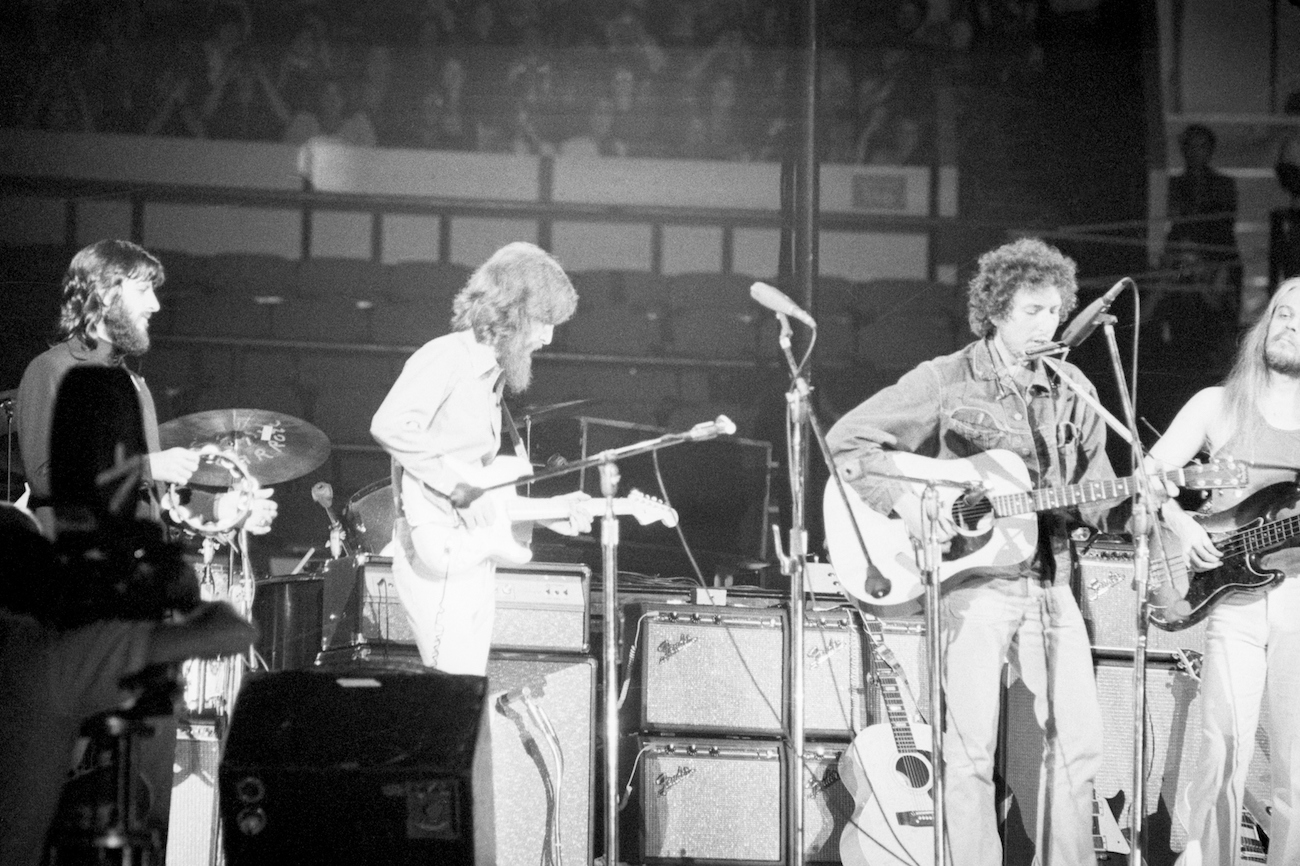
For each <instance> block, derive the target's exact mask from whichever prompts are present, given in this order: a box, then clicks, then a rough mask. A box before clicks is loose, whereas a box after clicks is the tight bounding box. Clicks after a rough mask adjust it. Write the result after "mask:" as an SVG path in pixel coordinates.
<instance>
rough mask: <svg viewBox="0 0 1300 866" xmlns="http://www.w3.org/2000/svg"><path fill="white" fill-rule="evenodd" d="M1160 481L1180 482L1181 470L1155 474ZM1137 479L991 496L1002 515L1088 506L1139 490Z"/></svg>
mask: <svg viewBox="0 0 1300 866" xmlns="http://www.w3.org/2000/svg"><path fill="white" fill-rule="evenodd" d="M1156 477H1157V478H1158V479H1160V480H1162V481H1163V480H1166V479H1167V480H1170V481H1174V482H1177V481H1178V480H1179V479H1180V478H1181V477H1182V473H1181V472H1166V473H1164V474H1162V475H1159V476H1156ZM1137 489H1138V485H1137V478H1135V477H1134V476H1131V475H1130V476H1128V477H1127V478H1113V479H1109V480H1105V481H1085V482H1083V483H1082V484H1070V485H1067V486H1065V487H1044V488H1042V489H1040V490H1029V491H1026V492H1024V493H1001V494H997V495H995V496H990V497H989V503H990V504H991V505H992V506H993V511H994V512H995V513H996V514H998V515H1000V516H1003V517H1007V516H1010V515H1013V514H1031V513H1033V512H1036V511H1051V510H1052V509H1054V508H1069V507H1071V506H1077V505H1088V504H1090V503H1093V502H1105V501H1107V500H1110V499H1127V498H1128V497H1130V496H1132V495H1133V494H1134V493H1136V492H1137Z"/></svg>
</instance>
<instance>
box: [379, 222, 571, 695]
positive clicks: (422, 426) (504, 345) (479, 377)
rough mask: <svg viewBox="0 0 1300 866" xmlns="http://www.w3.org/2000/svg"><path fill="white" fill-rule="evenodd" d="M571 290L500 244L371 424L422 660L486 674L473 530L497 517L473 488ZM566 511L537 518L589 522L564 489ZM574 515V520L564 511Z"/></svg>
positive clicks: (486, 577) (488, 575)
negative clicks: (506, 399)
mask: <svg viewBox="0 0 1300 866" xmlns="http://www.w3.org/2000/svg"><path fill="white" fill-rule="evenodd" d="M577 300H578V296H577V293H576V292H575V291H574V289H573V284H572V283H571V282H570V280H569V277H568V276H567V275H566V274H565V273H564V270H563V269H562V268H561V267H560V265H559V263H558V262H557V261H556V260H555V259H554V258H552V257H551V256H550V255H549V254H548V253H546V252H545V251H543V250H542V249H541V248H539V247H536V246H534V245H533V244H528V243H512V244H508V245H506V246H504V247H502V248H501V249H499V250H497V251H496V252H495V253H494V254H493V255H492V256H491V258H489V259H488V260H487V261H486V262H485V263H484V264H483V265H482V266H480V267H479V268H478V270H476V271H475V272H474V273H473V275H471V276H470V279H469V282H468V283H467V284H466V285H465V287H464V288H463V289H461V291H460V293H459V294H457V296H456V299H455V302H454V305H453V310H454V318H453V320H452V327H453V329H454V330H453V331H452V333H450V334H447V335H445V336H442V337H438V338H437V339H435V340H431V341H430V342H428V343H426V344H425V345H424V346H423V347H421V348H420V349H419V351H417V352H416V353H415V354H414V355H412V356H411V357H410V358H409V359H408V360H407V362H406V364H405V366H404V367H403V368H402V373H401V375H400V376H399V377H398V379H397V382H396V383H394V385H393V387H392V389H391V390H390V391H389V392H388V396H387V397H385V398H384V402H383V404H382V405H380V407H379V411H378V412H376V413H375V416H374V419H373V420H372V421H371V425H370V432H371V435H372V436H374V437H375V440H376V441H377V442H379V444H380V445H382V446H383V448H384V450H385V451H387V452H388V453H389V454H390V455H391V456H392V458H393V475H394V484H393V491H394V494H395V495H396V497H397V498H398V500H399V506H400V510H399V511H398V512H397V519H396V520H395V521H394V527H393V540H394V542H395V544H394V545H393V546H394V548H395V550H394V553H393V582H394V584H395V586H396V588H397V595H398V598H400V599H401V602H402V606H403V608H404V609H405V610H406V614H407V617H408V618H409V619H410V621H411V626H412V630H413V632H414V634H415V639H416V644H417V645H418V647H419V649H420V657H421V659H422V660H423V661H424V663H425V664H426V665H428V666H429V667H434V668H437V669H439V670H442V671H446V672H447V673H456V674H474V675H477V676H483V675H485V674H486V673H487V659H488V649H489V646H490V643H491V638H492V622H493V618H494V616H495V586H494V580H493V577H494V574H495V563H494V561H493V559H492V558H491V557H487V558H485V557H484V556H483V555H480V553H479V549H480V547H481V545H479V544H478V543H477V540H476V539H477V538H478V536H479V535H480V534H481V532H480V530H483V529H485V528H489V527H493V526H498V525H500V524H501V523H502V522H503V521H504V520H505V519H506V517H507V515H504V514H502V513H501V510H502V509H501V507H500V505H499V501H500V500H499V498H498V497H495V496H490V495H484V496H471V495H467V491H469V490H471V489H472V488H479V489H481V488H483V487H487V486H490V483H485V481H487V482H492V481H496V480H500V479H499V478H488V477H487V476H488V475H490V474H491V464H492V463H493V461H494V458H495V456H496V454H497V451H498V450H500V444H501V427H502V408H501V404H502V391H503V389H504V388H509V389H510V390H511V391H513V392H522V391H523V390H525V389H526V388H527V387H528V384H529V380H530V378H531V374H532V355H533V353H534V352H535V351H537V350H538V349H540V348H541V347H542V346H545V345H546V344H548V343H549V342H550V341H551V336H552V332H553V330H554V327H555V326H556V325H558V324H560V323H562V322H564V321H566V320H567V319H568V318H569V317H570V316H572V315H573V311H574V310H575V309H576V306H577ZM570 497H571V500H572V502H573V504H574V506H575V507H574V508H573V509H572V513H571V514H569V515H567V516H565V515H564V514H563V513H562V514H561V515H560V516H559V517H558V518H552V519H550V520H549V521H543V525H545V526H549V527H550V528H552V529H555V530H557V531H560V532H565V533H570V534H576V533H578V532H585V531H588V530H590V528H591V518H590V515H589V514H587V513H586V512H585V511H582V510H580V509H578V508H577V507H576V506H577V504H578V503H580V502H581V501H582V500H583V499H585V498H587V497H586V495H585V494H581V493H577V494H570ZM569 517H571V518H572V519H569Z"/></svg>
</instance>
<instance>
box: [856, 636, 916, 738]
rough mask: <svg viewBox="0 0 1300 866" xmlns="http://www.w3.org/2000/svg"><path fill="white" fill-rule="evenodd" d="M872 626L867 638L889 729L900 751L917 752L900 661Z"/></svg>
mask: <svg viewBox="0 0 1300 866" xmlns="http://www.w3.org/2000/svg"><path fill="white" fill-rule="evenodd" d="M874 629H875V627H874V626H873V625H871V624H868V626H867V635H868V637H869V638H870V640H871V648H872V649H873V650H874V651H875V656H876V661H877V664H876V665H875V666H874V667H875V675H876V685H877V687H878V688H879V689H880V699H881V701H882V702H883V703H884V705H885V715H886V716H887V717H888V719H889V729H890V730H891V731H892V732H893V735H894V745H895V746H896V747H897V748H898V751H900V752H915V751H916V750H917V748H916V738H915V737H913V736H912V721H911V719H909V718H908V715H907V705H906V704H905V703H904V701H903V683H902V677H901V676H900V675H899V673H898V659H897V658H896V657H895V656H894V653H893V651H892V650H890V649H889V647H887V646H886V645H885V643H884V639H883V635H882V634H879V633H877V632H876V631H875V630H874Z"/></svg>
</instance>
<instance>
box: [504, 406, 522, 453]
mask: <svg viewBox="0 0 1300 866" xmlns="http://www.w3.org/2000/svg"><path fill="white" fill-rule="evenodd" d="M501 417H502V419H503V426H504V427H505V428H506V430H507V431H509V433H510V441H511V442H512V443H513V444H514V447H515V456H516V457H519V458H520V459H521V460H524V461H525V462H526V461H528V447H527V446H526V445H524V440H523V437H521V436H520V435H519V427H518V426H517V425H516V424H515V419H514V416H513V415H511V414H510V407H509V406H507V405H506V401H505V400H502V401H501Z"/></svg>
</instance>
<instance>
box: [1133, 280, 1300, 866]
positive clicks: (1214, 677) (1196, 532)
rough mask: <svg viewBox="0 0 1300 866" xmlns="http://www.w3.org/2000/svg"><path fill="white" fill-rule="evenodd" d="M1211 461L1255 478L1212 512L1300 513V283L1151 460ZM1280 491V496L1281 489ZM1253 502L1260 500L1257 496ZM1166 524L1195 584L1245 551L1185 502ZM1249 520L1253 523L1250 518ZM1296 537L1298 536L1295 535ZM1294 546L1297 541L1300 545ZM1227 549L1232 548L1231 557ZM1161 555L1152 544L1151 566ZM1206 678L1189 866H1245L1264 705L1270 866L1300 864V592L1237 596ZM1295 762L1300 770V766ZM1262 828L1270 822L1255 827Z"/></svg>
mask: <svg viewBox="0 0 1300 866" xmlns="http://www.w3.org/2000/svg"><path fill="white" fill-rule="evenodd" d="M1202 449H1206V450H1208V451H1209V452H1210V453H1211V454H1212V455H1214V456H1220V455H1231V456H1233V457H1235V458H1237V459H1238V460H1240V461H1243V462H1245V463H1246V464H1248V465H1249V466H1250V484H1249V486H1248V487H1246V488H1245V489H1244V490H1221V491H1216V493H1215V494H1214V495H1213V496H1212V497H1211V498H1210V499H1209V500H1208V501H1207V502H1206V504H1205V506H1204V509H1203V510H1204V512H1205V513H1206V514H1207V515H1209V514H1218V513H1220V512H1230V510H1232V509H1234V508H1237V510H1239V511H1252V510H1255V509H1251V508H1250V507H1249V500H1251V499H1255V498H1257V496H1258V495H1267V491H1265V492H1264V493H1257V492H1259V491H1264V488H1273V489H1275V490H1277V491H1279V494H1280V495H1278V496H1276V497H1274V500H1275V501H1273V502H1270V503H1269V505H1270V506H1272V507H1274V508H1276V510H1277V511H1278V512H1279V513H1293V512H1294V511H1295V510H1296V505H1297V501H1296V488H1295V482H1296V471H1297V467H1298V466H1300V278H1292V279H1289V280H1286V281H1284V282H1283V283H1282V284H1281V285H1280V286H1278V288H1277V291H1276V292H1275V293H1274V294H1273V297H1272V298H1271V300H1270V301H1269V304H1268V308H1267V309H1266V310H1265V311H1264V313H1263V315H1262V316H1261V317H1260V319H1259V321H1258V322H1256V323H1255V324H1254V325H1253V326H1252V327H1251V328H1250V330H1249V332H1248V333H1247V334H1246V336H1245V338H1244V339H1243V340H1242V343H1241V346H1240V348H1239V349H1238V352H1237V358H1236V361H1235V363H1234V364H1233V367H1232V370H1231V371H1230V372H1229V374H1228V377H1227V378H1226V379H1225V380H1224V383H1223V385H1221V386H1218V387H1213V388H1206V389H1205V390H1203V391H1200V392H1198V393H1197V394H1196V395H1195V396H1193V397H1192V399H1191V400H1189V401H1188V402H1187V405H1185V406H1184V407H1183V408H1182V410H1180V411H1179V413H1178V415H1177V416H1176V417H1175V418H1174V420H1173V423H1172V424H1170V425H1169V430H1168V431H1167V432H1166V433H1165V435H1164V436H1162V437H1161V438H1160V441H1158V442H1157V443H1156V444H1155V445H1154V446H1153V447H1152V448H1151V450H1150V454H1149V457H1150V459H1151V461H1152V462H1153V463H1154V464H1156V465H1174V464H1177V465H1182V464H1183V463H1186V462H1187V461H1188V460H1190V459H1192V457H1194V456H1195V455H1196V454H1197V453H1198V452H1200V451H1201V450H1202ZM1274 485H1278V486H1277V487H1273V486H1274ZM1252 494H1254V496H1252ZM1161 518H1162V521H1163V522H1164V524H1165V525H1166V526H1167V527H1168V528H1169V529H1171V530H1173V532H1174V534H1175V535H1176V536H1177V538H1178V539H1179V541H1181V546H1182V548H1183V551H1185V553H1186V559H1187V561H1188V564H1189V565H1190V566H1191V568H1192V570H1193V571H1194V572H1201V573H1203V575H1204V574H1212V573H1213V572H1214V571H1215V570H1216V569H1219V568H1223V567H1225V559H1226V558H1228V557H1229V556H1231V555H1233V554H1234V553H1235V550H1220V549H1218V548H1216V547H1215V544H1214V542H1213V541H1212V540H1211V538H1210V535H1209V534H1208V533H1207V531H1206V529H1205V528H1204V526H1203V525H1202V524H1201V523H1199V522H1198V521H1197V520H1196V519H1194V518H1193V517H1192V516H1191V515H1189V514H1187V513H1186V512H1185V511H1183V509H1182V508H1180V507H1179V505H1178V502H1177V501H1176V500H1172V499H1171V500H1168V501H1167V502H1165V503H1164V504H1163V505H1162V506H1161ZM1242 519H1243V520H1249V519H1252V518H1249V517H1247V516H1246V515H1245V514H1243V515H1242ZM1293 535H1294V533H1293ZM1278 541H1279V542H1280V543H1279V544H1277V545H1275V546H1278V547H1282V549H1281V550H1276V551H1275V552H1272V553H1269V554H1267V555H1264V556H1262V557H1261V562H1260V565H1262V566H1263V568H1265V569H1276V570H1277V571H1279V572H1280V573H1281V574H1283V575H1285V576H1286V577H1288V578H1291V577H1294V576H1295V575H1296V574H1298V573H1300V550H1297V549H1295V547H1293V546H1290V547H1288V545H1287V544H1286V543H1285V542H1284V540H1283V539H1282V538H1281V537H1280V536H1279V537H1278ZM1291 544H1292V545H1293V544H1294V541H1292V542H1291ZM1224 547H1228V545H1224ZM1158 551H1159V548H1158V547H1156V545H1155V544H1154V543H1153V545H1152V557H1153V562H1154V557H1155V556H1156V555H1157V553H1158ZM1208 622H1209V625H1208V627H1207V630H1206V637H1205V656H1204V659H1203V661H1202V668H1201V675H1202V679H1201V696H1202V701H1201V710H1202V722H1201V725H1202V729H1201V734H1200V736H1201V747H1200V748H1201V750H1200V757H1199V761H1198V764H1199V766H1198V771H1197V772H1196V773H1194V774H1193V775H1192V783H1191V785H1190V786H1189V787H1188V789H1187V792H1186V799H1185V800H1182V801H1180V802H1179V803H1178V807H1177V808H1178V810H1179V813H1180V816H1181V817H1183V818H1184V821H1183V823H1184V826H1186V827H1187V828H1188V832H1189V836H1190V838H1189V840H1188V843H1187V849H1186V851H1185V853H1184V855H1183V859H1182V860H1181V861H1180V863H1183V864H1185V866H1201V864H1205V866H1211V864H1220V866H1230V864H1232V863H1234V862H1236V859H1235V852H1236V851H1238V850H1239V844H1240V843H1239V833H1240V828H1241V815H1242V806H1243V802H1242V801H1243V798H1244V796H1245V792H1246V776H1247V770H1248V769H1249V767H1250V762H1251V757H1252V755H1253V752H1254V748H1255V729H1256V727H1257V726H1258V724H1259V716H1260V706H1261V703H1262V702H1264V701H1267V703H1268V737H1269V744H1270V749H1269V754H1270V758H1271V764H1272V786H1271V788H1272V790H1271V794H1272V800H1273V808H1272V819H1271V820H1272V825H1271V827H1270V828H1269V853H1268V862H1269V863H1270V864H1283V863H1287V864H1290V863H1300V829H1298V828H1297V827H1294V826H1292V822H1293V821H1295V820H1296V809H1297V808H1300V767H1297V766H1296V765H1295V761H1300V664H1297V662H1300V584H1297V583H1296V582H1295V581H1294V580H1282V581H1280V582H1278V583H1276V584H1275V585H1273V586H1271V587H1266V586H1265V587H1261V588H1258V589H1254V590H1250V591H1235V592H1230V593H1228V594H1227V595H1226V597H1224V598H1222V599H1221V600H1220V601H1219V602H1218V603H1217V604H1216V605H1215V606H1214V607H1213V608H1211V610H1210V612H1209V619H1208ZM1293 759H1294V760H1293ZM1255 817H1256V819H1258V820H1260V821H1264V820H1266V816H1265V815H1256V816H1255Z"/></svg>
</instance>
